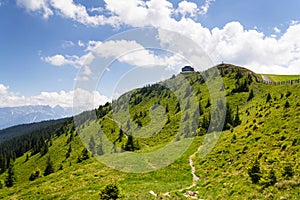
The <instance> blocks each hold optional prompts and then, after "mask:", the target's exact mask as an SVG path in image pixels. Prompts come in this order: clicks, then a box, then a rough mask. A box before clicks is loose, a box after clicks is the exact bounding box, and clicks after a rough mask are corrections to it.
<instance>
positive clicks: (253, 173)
mask: <svg viewBox="0 0 300 200" xmlns="http://www.w3.org/2000/svg"><path fill="white" fill-rule="evenodd" d="M248 175H249V176H250V178H251V181H252V183H254V184H256V183H258V182H259V180H260V178H261V172H260V162H259V160H258V159H255V160H254V162H253V163H252V164H251V165H250V167H249V168H248Z"/></svg>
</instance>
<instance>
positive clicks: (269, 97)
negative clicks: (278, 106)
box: [266, 93, 272, 103]
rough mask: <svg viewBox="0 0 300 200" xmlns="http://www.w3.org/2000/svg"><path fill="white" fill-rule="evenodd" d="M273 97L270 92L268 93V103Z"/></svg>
mask: <svg viewBox="0 0 300 200" xmlns="http://www.w3.org/2000/svg"><path fill="white" fill-rule="evenodd" d="M271 99H272V97H271V95H270V93H268V94H267V99H266V103H268V102H269V101H270V100H271Z"/></svg>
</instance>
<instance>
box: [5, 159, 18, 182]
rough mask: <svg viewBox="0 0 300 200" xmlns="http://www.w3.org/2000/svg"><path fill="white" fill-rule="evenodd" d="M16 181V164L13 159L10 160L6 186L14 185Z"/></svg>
mask: <svg viewBox="0 0 300 200" xmlns="http://www.w3.org/2000/svg"><path fill="white" fill-rule="evenodd" d="M15 182H16V177H15V172H14V164H13V161H12V160H11V161H10V164H9V167H8V172H7V177H6V179H5V186H6V187H12V186H13V185H14V183H15Z"/></svg>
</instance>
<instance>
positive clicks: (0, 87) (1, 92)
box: [0, 84, 9, 95]
mask: <svg viewBox="0 0 300 200" xmlns="http://www.w3.org/2000/svg"><path fill="white" fill-rule="evenodd" d="M8 88H9V87H8V86H5V85H3V84H0V95H6V94H7V90H8Z"/></svg>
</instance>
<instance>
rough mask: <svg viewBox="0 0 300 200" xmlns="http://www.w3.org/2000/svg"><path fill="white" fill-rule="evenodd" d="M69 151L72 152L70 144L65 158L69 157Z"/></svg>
mask: <svg viewBox="0 0 300 200" xmlns="http://www.w3.org/2000/svg"><path fill="white" fill-rule="evenodd" d="M71 152H72V146H71V145H70V146H69V148H68V151H67V153H66V158H69V157H70V155H71Z"/></svg>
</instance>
